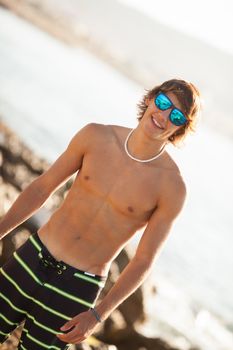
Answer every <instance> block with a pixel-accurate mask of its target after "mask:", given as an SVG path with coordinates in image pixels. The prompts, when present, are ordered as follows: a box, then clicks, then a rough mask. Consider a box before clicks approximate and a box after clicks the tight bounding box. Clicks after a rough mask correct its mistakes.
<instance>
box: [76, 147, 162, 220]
mask: <svg viewBox="0 0 233 350" xmlns="http://www.w3.org/2000/svg"><path fill="white" fill-rule="evenodd" d="M132 162H134V161H132ZM161 179H162V176H161V169H155V168H150V167H146V166H142V164H139V165H138V164H137V165H136V164H133V163H132V164H131V163H130V162H129V163H124V162H121V161H120V160H119V158H114V156H113V154H112V157H109V153H108V154H102V155H101V156H100V155H99V154H96V153H93V154H90V155H87V156H86V157H85V159H84V162H83V166H82V168H81V170H80V171H79V174H78V176H77V178H76V181H75V182H76V184H74V186H76V188H77V189H78V188H80V187H81V188H82V189H83V190H85V191H86V192H87V193H89V194H90V196H92V197H93V198H94V199H95V200H96V199H99V200H100V201H101V202H102V203H106V204H107V205H108V206H110V207H111V208H112V209H114V210H115V211H117V212H118V213H121V214H123V215H126V216H131V217H132V218H133V217H134V218H135V219H138V220H140V221H143V220H147V219H149V217H150V215H151V214H152V212H153V211H154V210H155V208H156V206H157V202H158V198H159V196H160V194H161Z"/></svg>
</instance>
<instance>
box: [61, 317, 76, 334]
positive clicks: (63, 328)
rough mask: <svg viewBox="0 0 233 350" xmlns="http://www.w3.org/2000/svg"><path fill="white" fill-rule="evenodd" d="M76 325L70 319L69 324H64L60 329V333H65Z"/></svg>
mask: <svg viewBox="0 0 233 350" xmlns="http://www.w3.org/2000/svg"><path fill="white" fill-rule="evenodd" d="M75 324H76V322H75V320H74V319H72V320H70V321H69V322H66V323H65V324H64V325H63V326H62V327H60V330H61V331H67V330H68V329H70V328H71V327H73V326H74V325H75Z"/></svg>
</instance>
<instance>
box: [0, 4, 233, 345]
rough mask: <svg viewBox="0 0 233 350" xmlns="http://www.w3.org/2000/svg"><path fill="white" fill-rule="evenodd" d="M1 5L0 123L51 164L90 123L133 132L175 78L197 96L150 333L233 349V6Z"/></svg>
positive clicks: (179, 154)
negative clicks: (147, 103)
mask: <svg viewBox="0 0 233 350" xmlns="http://www.w3.org/2000/svg"><path fill="white" fill-rule="evenodd" d="M0 4H1V5H2V6H1V7H0V118H1V120H2V121H4V122H5V123H6V124H7V125H9V126H10V127H11V128H12V129H13V130H14V131H15V132H17V134H18V135H19V136H20V137H21V138H22V140H23V141H24V142H25V143H26V144H27V145H29V146H30V147H31V148H32V149H33V150H35V151H36V153H37V154H38V155H40V156H42V157H44V158H46V159H47V160H48V161H49V162H53V161H54V160H55V159H56V158H57V157H58V156H59V154H60V153H61V152H62V151H63V150H64V149H65V148H66V146H67V144H68V142H69V140H70V139H71V137H72V136H73V135H74V134H75V133H76V132H77V130H79V129H80V128H81V127H82V126H84V125H85V124H86V123H89V122H97V123H104V124H120V125H123V126H127V127H132V128H133V127H135V126H136V125H137V120H136V117H137V109H136V104H137V102H138V101H139V99H140V98H141V96H142V94H144V93H145V89H150V88H152V87H154V86H155V85H158V84H160V83H162V82H163V81H165V80H168V79H172V78H181V79H185V80H188V81H191V82H192V83H194V84H195V85H196V86H197V87H198V88H199V90H200V92H201V95H202V101H203V112H202V119H201V121H200V123H199V125H198V128H197V132H196V133H195V134H194V135H191V136H189V137H188V138H187V139H186V142H185V146H184V147H183V148H181V149H178V148H174V147H173V146H170V145H169V146H168V151H169V152H170V154H171V155H172V156H173V157H174V159H175V160H176V161H177V163H178V165H179V167H180V168H181V171H182V173H183V175H184V178H185V180H186V183H187V186H188V200H187V202H186V206H185V208H184V210H183V213H182V215H181V216H180V217H179V219H178V220H177V222H176V224H175V226H174V228H173V230H172V233H171V234H170V237H169V239H168V241H167V242H166V244H165V246H164V248H163V250H162V252H161V254H160V256H159V258H158V259H157V261H156V264H155V266H154V270H153V272H152V274H151V276H150V277H149V278H150V279H151V280H152V281H153V282H154V284H155V285H156V290H157V292H156V297H155V298H154V299H150V298H149V299H148V300H147V305H146V309H147V313H148V316H149V319H148V322H147V323H146V324H145V325H144V326H143V327H141V329H140V331H141V332H143V333H144V334H145V335H148V336H159V337H162V338H164V339H167V340H169V341H171V340H172V341H173V344H176V345H177V346H178V345H179V346H180V348H182V349H186V348H187V347H186V341H187V343H191V344H193V346H197V347H199V348H200V349H205V350H209V349H211V350H232V348H233V317H232V314H233V299H232V294H233V278H232V268H233V254H232V244H233V238H232V226H233V216H232V198H233V186H232V178H233V165H232V154H233V115H232V108H233V99H232V79H233V41H232V31H233V24H232V2H231V1H230V0H222V1H221V2H217V1H210V0H206V1H205V2H203V1H200V0H196V1H195V2H188V1H184V0H176V1H175V2H174V1H172V0H167V1H166V2H161V1H157V0H144V1H139V0H121V1H120V0H98V1H97V0H66V1H61V0H18V1H16V0H0ZM9 10H10V11H9ZM141 234H142V232H138V233H137V234H136V236H135V237H134V238H133V239H132V241H131V242H130V244H129V247H128V249H129V251H131V252H132V253H133V251H134V250H135V247H136V245H137V243H138V240H139V239H140V237H141Z"/></svg>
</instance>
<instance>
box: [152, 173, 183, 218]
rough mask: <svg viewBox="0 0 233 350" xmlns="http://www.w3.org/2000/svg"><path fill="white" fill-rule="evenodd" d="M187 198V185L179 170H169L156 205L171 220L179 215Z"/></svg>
mask: <svg viewBox="0 0 233 350" xmlns="http://www.w3.org/2000/svg"><path fill="white" fill-rule="evenodd" d="M186 198H187V185H186V182H185V180H184V178H183V176H182V175H181V173H180V172H177V171H174V172H170V174H169V176H166V177H165V180H164V182H163V186H162V191H161V194H160V197H159V200H158V207H159V208H162V210H163V211H164V213H165V214H166V216H167V217H170V218H171V219H172V220H173V219H174V218H175V217H177V216H178V215H179V213H180V212H181V210H182V208H183V207H184V204H185V202H186Z"/></svg>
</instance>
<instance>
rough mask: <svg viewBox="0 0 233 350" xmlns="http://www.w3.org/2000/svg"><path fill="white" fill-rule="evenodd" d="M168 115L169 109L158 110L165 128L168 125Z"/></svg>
mask: <svg viewBox="0 0 233 350" xmlns="http://www.w3.org/2000/svg"><path fill="white" fill-rule="evenodd" d="M168 115H169V112H168V111H158V112H157V118H158V122H159V124H160V125H161V126H162V127H163V128H165V127H166V125H167V121H168Z"/></svg>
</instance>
